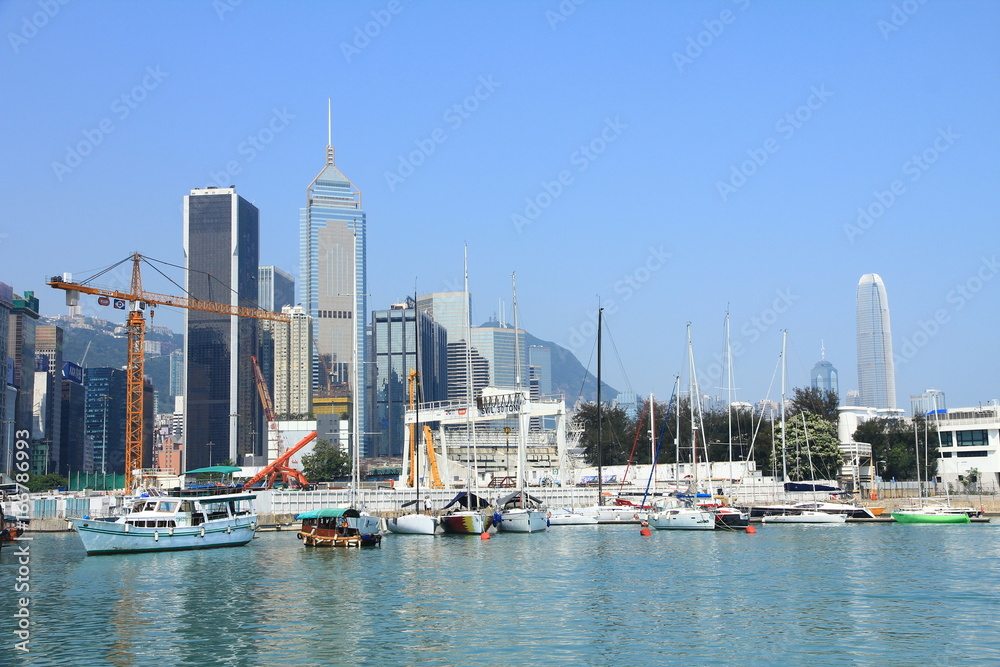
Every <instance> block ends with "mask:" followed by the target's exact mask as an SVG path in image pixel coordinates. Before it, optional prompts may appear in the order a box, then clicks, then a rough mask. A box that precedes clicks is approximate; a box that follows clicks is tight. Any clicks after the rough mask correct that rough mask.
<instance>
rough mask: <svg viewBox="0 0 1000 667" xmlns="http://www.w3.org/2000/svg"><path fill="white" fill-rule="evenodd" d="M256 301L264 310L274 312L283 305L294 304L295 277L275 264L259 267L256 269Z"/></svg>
mask: <svg viewBox="0 0 1000 667" xmlns="http://www.w3.org/2000/svg"><path fill="white" fill-rule="evenodd" d="M257 303H258V304H259V305H260V307H261V308H263V309H264V310H273V311H274V312H276V313H280V312H281V309H282V308H284V307H285V306H294V305H295V278H293V277H291V276H290V275H288V274H287V273H285V272H284V271H282V270H281V269H279V268H278V267H276V266H262V267H260V268H259V269H258V271H257ZM264 321H265V322H268V321H270V320H264Z"/></svg>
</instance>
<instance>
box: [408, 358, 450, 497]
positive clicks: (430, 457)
mask: <svg viewBox="0 0 1000 667" xmlns="http://www.w3.org/2000/svg"><path fill="white" fill-rule="evenodd" d="M407 383H408V385H409V387H408V388H409V392H410V409H411V410H412V409H413V407H414V405H415V404H416V394H417V389H416V385H417V372H416V371H415V370H413V369H412V368H411V369H410V376H409V380H408V381H407ZM424 442H425V443H426V444H427V468H428V469H429V470H430V472H431V488H432V489H443V488H444V483H443V482H442V481H441V475H440V473H438V464H437V455H436V454H435V453H434V435H433V434H432V433H431V427H430V426H428V425H427V424H424ZM417 447H418V445H417V425H416V424H410V452H409V455H410V474H409V476H408V477H407V478H406V485H407V486H413V474H414V470H415V469H416V458H417Z"/></svg>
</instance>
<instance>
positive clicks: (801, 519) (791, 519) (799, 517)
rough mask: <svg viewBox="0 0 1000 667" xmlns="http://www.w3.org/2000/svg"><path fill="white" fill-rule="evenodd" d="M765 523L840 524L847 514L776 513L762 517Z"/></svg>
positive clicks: (844, 520)
mask: <svg viewBox="0 0 1000 667" xmlns="http://www.w3.org/2000/svg"><path fill="white" fill-rule="evenodd" d="M761 521H762V522H763V523H809V524H820V525H838V524H843V523H846V522H847V515H846V514H827V513H826V512H803V513H801V514H775V515H774V516H765V517H764V518H763V519H761Z"/></svg>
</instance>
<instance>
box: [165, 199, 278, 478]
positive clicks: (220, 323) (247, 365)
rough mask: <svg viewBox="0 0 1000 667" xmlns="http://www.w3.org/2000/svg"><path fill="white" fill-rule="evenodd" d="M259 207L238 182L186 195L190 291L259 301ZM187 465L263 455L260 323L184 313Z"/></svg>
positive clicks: (223, 299) (231, 300)
mask: <svg viewBox="0 0 1000 667" xmlns="http://www.w3.org/2000/svg"><path fill="white" fill-rule="evenodd" d="M258 240H259V212H258V211H257V208H256V207H255V206H254V205H253V204H251V203H250V202H248V201H247V200H246V199H243V198H242V197H240V196H239V195H238V194H236V189H235V188H213V187H209V188H206V189H194V190H191V194H190V195H188V196H186V197H184V256H185V258H186V262H187V269H188V271H187V284H186V285H185V287H186V293H187V294H188V295H189V296H190V297H192V298H195V299H202V300H204V301H214V302H216V303H225V304H229V305H232V306H251V307H256V306H257V267H258V266H260V258H259V246H258ZM184 320H185V329H186V331H187V335H186V336H185V337H184V363H185V367H186V371H185V373H184V382H185V387H184V434H185V435H184V437H185V438H186V440H185V447H184V467H185V469H186V470H193V469H195V468H202V467H205V466H210V465H216V464H219V463H222V462H223V461H225V460H227V459H229V460H231V461H232V462H233V463H235V464H238V465H242V464H243V462H244V461H246V457H247V456H260V455H262V451H263V447H262V446H261V443H262V442H263V440H262V438H263V431H264V429H263V420H262V413H263V409H262V408H261V406H260V401H259V398H258V396H257V386H256V383H255V381H254V373H253V360H252V359H251V356H256V355H257V340H258V329H259V321H258V320H256V319H253V318H249V317H234V316H230V315H222V314H217V313H209V312H202V311H197V310H190V309H188V310H185V311H184Z"/></svg>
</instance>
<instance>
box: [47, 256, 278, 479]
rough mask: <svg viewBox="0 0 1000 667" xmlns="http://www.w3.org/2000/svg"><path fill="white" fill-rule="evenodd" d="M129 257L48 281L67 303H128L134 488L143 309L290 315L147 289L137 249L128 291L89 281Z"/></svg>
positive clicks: (128, 454) (128, 434)
mask: <svg viewBox="0 0 1000 667" xmlns="http://www.w3.org/2000/svg"><path fill="white" fill-rule="evenodd" d="M128 259H129V258H125V259H123V260H121V261H120V262H118V263H117V264H114V265H112V266H110V267H108V268H106V269H104V270H102V271H100V272H98V273H97V274H95V275H94V276H91V277H90V278H88V279H86V280H84V281H82V282H74V281H73V280H72V279H71V278H70V277H69V276H68V275H63V276H54V277H52V279H50V280H49V281H48V283H47V284H48V285H49V287H52V288H54V289H61V290H65V291H66V305H67V306H76V305H78V304H79V300H80V294H81V293H82V294H93V295H95V296H98V297H101V298H102V299H105V300H107V302H110V301H111V300H114V306H115V308H126V307H127V310H128V321H127V322H126V325H125V330H126V333H127V338H128V363H127V364H126V366H125V396H126V400H125V487H126V488H128V489H131V488H132V483H133V481H135V480H134V475H133V473H134V472H135V470H136V469H137V468H141V467H142V418H143V406H142V381H143V372H144V369H145V356H144V344H145V338H146V319H145V317H144V316H143V312H144V311H145V310H146V308H149V309H150V317H152V315H153V310H152V309H153V308H154V307H156V306H175V307H177V308H187V309H189V310H201V311H206V312H210V313H219V314H222V315H230V316H235V317H252V318H255V319H262V320H274V321H277V322H291V317H290V316H289V315H287V314H285V313H276V312H273V311H270V310H265V309H263V308H257V307H250V306H234V305H231V304H228V303H216V302H214V301H202V300H200V299H193V298H190V297H183V296H171V295H169V294H157V293H155V292H147V291H145V290H144V289H142V275H141V272H140V270H139V265H140V264H141V263H142V262H143V261H148V260H147V259H146V258H145V257H143V256H142V255H140V254H139V253H137V252H136V253H132V256H131V259H132V283H131V285H130V287H129V290H128V291H127V292H124V291H121V290H116V289H108V288H101V287H94V286H91V285H89V284H88V283H89V282H91V281H92V280H94V279H95V278H98V277H100V276H102V275H104V274H105V273H107V272H108V271H110V270H112V269H113V268H115V267H117V266H119V265H121V264H123V263H124V262H126V261H128ZM105 305H106V304H105Z"/></svg>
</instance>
